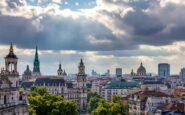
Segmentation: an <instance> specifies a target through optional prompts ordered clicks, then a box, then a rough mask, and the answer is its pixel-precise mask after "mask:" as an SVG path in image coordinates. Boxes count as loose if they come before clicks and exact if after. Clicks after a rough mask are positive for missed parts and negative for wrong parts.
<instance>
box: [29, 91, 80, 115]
mask: <svg viewBox="0 0 185 115" xmlns="http://www.w3.org/2000/svg"><path fill="white" fill-rule="evenodd" d="M28 100H29V103H30V106H29V113H30V115H77V114H78V106H77V103H76V102H75V101H73V100H67V101H64V100H63V97H62V96H58V95H55V94H51V93H49V92H47V89H46V88H44V87H33V88H32V89H31V92H30V94H29V96H28Z"/></svg>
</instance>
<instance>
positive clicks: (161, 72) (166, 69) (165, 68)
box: [158, 63, 170, 77]
mask: <svg viewBox="0 0 185 115" xmlns="http://www.w3.org/2000/svg"><path fill="white" fill-rule="evenodd" d="M169 75H170V64H168V63H160V64H158V76H159V77H167V76H169Z"/></svg>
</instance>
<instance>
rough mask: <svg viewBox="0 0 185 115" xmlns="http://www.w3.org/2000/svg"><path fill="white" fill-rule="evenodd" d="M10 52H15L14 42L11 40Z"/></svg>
mask: <svg viewBox="0 0 185 115" xmlns="http://www.w3.org/2000/svg"><path fill="white" fill-rule="evenodd" d="M9 52H10V53H14V50H13V44H12V42H11V44H10V50H9Z"/></svg>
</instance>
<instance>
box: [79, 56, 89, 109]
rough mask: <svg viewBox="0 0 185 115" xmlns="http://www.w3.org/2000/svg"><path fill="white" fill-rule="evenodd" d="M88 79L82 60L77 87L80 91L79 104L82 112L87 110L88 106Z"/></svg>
mask: <svg viewBox="0 0 185 115" xmlns="http://www.w3.org/2000/svg"><path fill="white" fill-rule="evenodd" d="M86 77H87V75H86V74H85V65H84V63H83V60H82V59H81V61H80V64H79V66H78V74H77V87H78V89H79V95H80V100H79V104H80V109H81V110H86V106H87V92H86Z"/></svg>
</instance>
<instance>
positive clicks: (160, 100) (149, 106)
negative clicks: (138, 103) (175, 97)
mask: <svg viewBox="0 0 185 115" xmlns="http://www.w3.org/2000/svg"><path fill="white" fill-rule="evenodd" d="M170 101H171V99H170V98H169V97H154V96H151V97H148V99H147V101H146V108H145V115H154V114H155V112H156V110H157V108H159V107H160V106H162V105H164V104H166V103H169V102H170Z"/></svg>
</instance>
